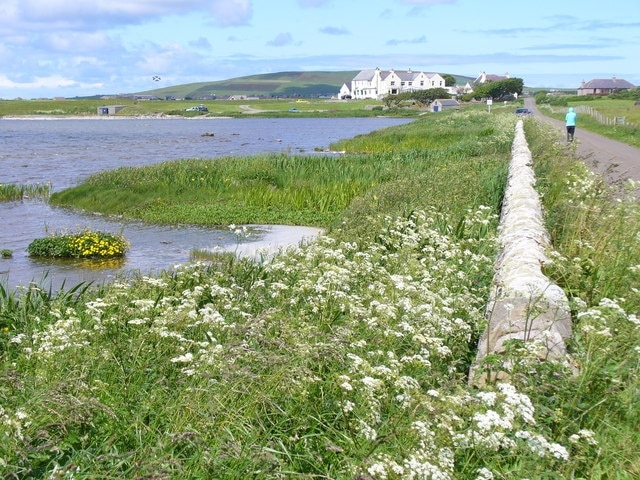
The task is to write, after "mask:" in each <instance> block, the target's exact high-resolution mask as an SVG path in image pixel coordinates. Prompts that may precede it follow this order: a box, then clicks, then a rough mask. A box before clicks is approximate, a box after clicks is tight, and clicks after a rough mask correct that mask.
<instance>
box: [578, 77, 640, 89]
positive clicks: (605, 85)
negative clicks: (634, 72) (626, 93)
mask: <svg viewBox="0 0 640 480" xmlns="http://www.w3.org/2000/svg"><path fill="white" fill-rule="evenodd" d="M580 88H581V89H583V88H589V89H592V88H593V89H601V90H617V89H625V88H634V86H633V85H632V84H631V83H629V82H627V81H626V80H623V79H621V78H616V77H613V78H594V79H593V80H589V81H588V82H587V83H584V82H583V84H582V85H580Z"/></svg>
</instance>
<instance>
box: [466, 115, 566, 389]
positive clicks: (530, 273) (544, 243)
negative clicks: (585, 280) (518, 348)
mask: <svg viewBox="0 0 640 480" xmlns="http://www.w3.org/2000/svg"><path fill="white" fill-rule="evenodd" d="M534 186H535V175H534V172H533V168H532V156H531V151H530V150H529V147H528V145H527V141H526V138H525V135H524V128H523V121H522V120H519V121H518V123H517V125H516V132H515V138H514V142H513V146H512V156H511V162H510V165H509V173H508V179H507V187H506V190H505V196H504V201H503V206H502V212H501V217H500V226H499V242H500V247H501V251H500V254H499V256H498V258H497V260H496V264H495V275H494V279H493V284H492V289H491V295H490V298H489V302H488V305H487V310H486V318H487V320H488V325H487V328H486V330H485V331H484V333H483V335H482V337H481V338H480V341H479V344H478V353H477V357H476V361H475V363H474V365H473V366H472V369H471V372H470V382H471V383H472V384H482V383H484V382H486V381H487V379H488V376H490V377H491V378H490V380H496V379H500V378H503V377H505V376H508V373H505V372H508V370H509V365H508V364H507V361H506V360H505V361H503V362H502V363H503V365H502V367H503V368H501V369H499V370H498V371H497V372H492V373H489V372H487V371H486V369H484V368H482V367H480V363H481V362H482V360H483V359H484V358H485V357H486V356H487V355H489V354H498V355H499V354H501V353H504V351H505V342H507V341H508V340H513V339H515V340H522V341H525V342H534V341H535V342H537V345H538V346H539V349H538V350H537V351H539V352H540V353H539V356H540V357H541V359H543V360H561V359H563V358H564V357H565V355H566V344H565V339H567V338H568V337H569V336H570V335H571V314H570V310H569V302H568V300H567V297H566V295H565V293H564V291H563V290H562V289H561V288H560V287H559V286H558V285H556V284H554V283H553V282H552V281H551V280H549V278H547V277H546V276H545V275H544V274H543V273H542V265H543V263H544V262H545V261H546V260H547V257H546V253H545V252H546V251H547V248H548V247H549V246H550V243H549V236H548V233H547V231H546V229H545V227H544V222H543V216H542V206H541V203H540V197H539V195H538V193H537V191H536V190H535V188H534Z"/></svg>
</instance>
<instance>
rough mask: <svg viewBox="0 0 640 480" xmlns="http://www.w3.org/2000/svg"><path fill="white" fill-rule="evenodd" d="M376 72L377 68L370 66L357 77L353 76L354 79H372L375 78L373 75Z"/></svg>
mask: <svg viewBox="0 0 640 480" xmlns="http://www.w3.org/2000/svg"><path fill="white" fill-rule="evenodd" d="M375 73H376V69H375V68H370V69H368V70H362V71H361V72H360V73H358V74H357V75H356V76H355V77H353V79H354V80H356V81H358V80H371V79H372V78H373V76H374V75H375Z"/></svg>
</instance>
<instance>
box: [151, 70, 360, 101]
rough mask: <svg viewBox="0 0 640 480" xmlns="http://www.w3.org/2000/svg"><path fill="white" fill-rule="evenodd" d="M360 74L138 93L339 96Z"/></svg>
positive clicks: (274, 77)
mask: <svg viewBox="0 0 640 480" xmlns="http://www.w3.org/2000/svg"><path fill="white" fill-rule="evenodd" d="M357 74H358V72H357V71H344V72H279V73H267V74H261V75H250V76H247V77H238V78H231V79H228V80H219V81H215V82H198V83H188V84H185V85H174V86H171V87H165V88H159V89H155V90H147V91H144V92H139V94H141V95H156V96H158V97H161V98H163V97H166V96H173V97H176V98H193V99H198V98H202V97H203V96H205V95H215V96H216V97H218V98H226V97H229V96H231V95H248V96H260V97H277V96H283V97H291V96H302V97H309V96H318V95H336V94H337V93H338V91H339V90H340V87H342V85H343V84H344V83H346V84H350V83H351V80H352V79H353V77H355V76H356V75H357Z"/></svg>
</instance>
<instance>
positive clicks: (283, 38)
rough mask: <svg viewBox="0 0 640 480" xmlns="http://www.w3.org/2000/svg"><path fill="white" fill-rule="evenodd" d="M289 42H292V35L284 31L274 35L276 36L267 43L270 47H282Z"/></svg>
mask: <svg viewBox="0 0 640 480" xmlns="http://www.w3.org/2000/svg"><path fill="white" fill-rule="evenodd" d="M291 43H293V37H292V36H291V34H290V33H288V32H285V33H279V34H278V35H276V38H274V39H273V40H271V41H270V42H268V43H267V45H271V46H272V47H282V46H284V45H289V44H291Z"/></svg>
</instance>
